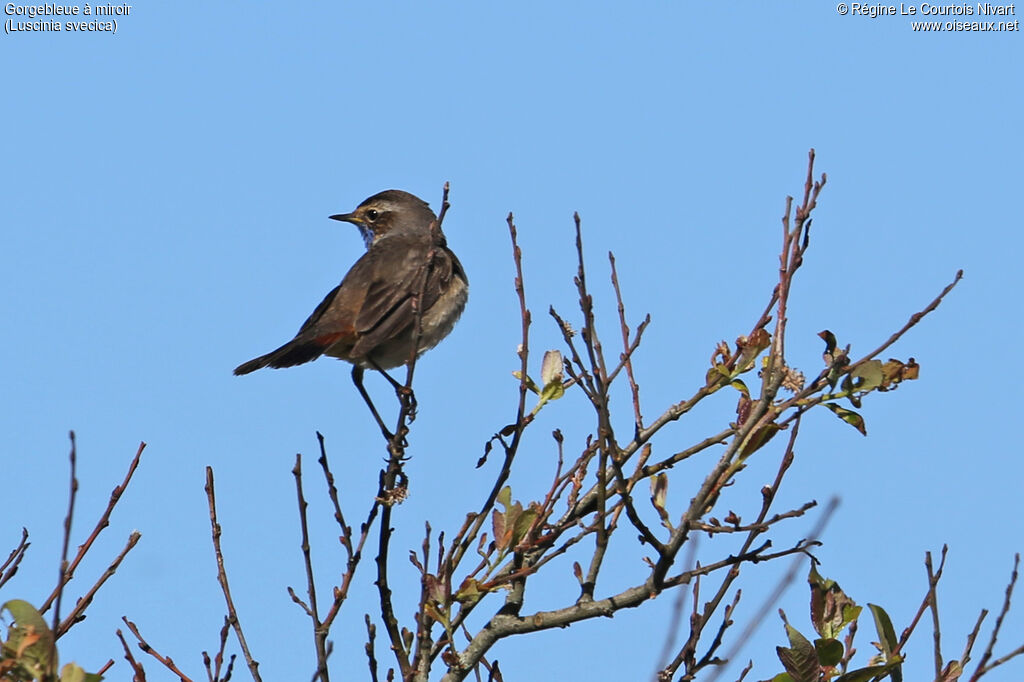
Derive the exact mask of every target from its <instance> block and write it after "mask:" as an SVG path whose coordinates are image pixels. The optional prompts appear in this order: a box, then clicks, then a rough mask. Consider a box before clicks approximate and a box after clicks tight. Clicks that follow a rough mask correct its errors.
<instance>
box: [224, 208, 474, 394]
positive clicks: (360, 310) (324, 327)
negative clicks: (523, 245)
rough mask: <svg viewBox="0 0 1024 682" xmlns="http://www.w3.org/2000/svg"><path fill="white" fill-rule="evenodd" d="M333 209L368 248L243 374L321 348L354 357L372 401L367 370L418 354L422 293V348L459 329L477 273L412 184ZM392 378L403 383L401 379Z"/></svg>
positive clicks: (311, 356)
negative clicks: (285, 338)
mask: <svg viewBox="0 0 1024 682" xmlns="http://www.w3.org/2000/svg"><path fill="white" fill-rule="evenodd" d="M330 217H331V219H332V220H340V221H343V222H346V223H352V224H353V225H355V226H356V227H357V228H359V232H360V234H362V237H363V240H364V241H365V242H366V253H364V254H363V255H362V257H360V258H359V260H357V261H356V262H355V265H353V266H352V268H351V269H350V270H349V271H348V274H346V275H345V278H344V279H342V280H341V284H339V285H338V286H337V287H335V288H334V290H333V291H331V292H330V293H329V294H327V296H326V298H324V300H323V301H322V302H321V303H320V305H318V306H317V307H316V310H314V311H313V314H312V315H310V316H309V319H307V320H306V321H305V322H304V323H303V324H302V327H301V328H300V329H299V331H298V333H297V334H296V335H295V338H294V339H292V340H291V341H289V342H288V343H286V344H284V345H283V346H281V347H280V348H278V349H277V350H274V351H271V352H269V353H267V354H266V355H261V356H260V357H258V358H255V359H253V360H250V361H249V362H245V363H243V364H241V365H239V366H238V367H236V368H235V374H239V375H240V374H248V373H250V372H253V371H255V370H257V369H261V368H263V367H274V368H278V367H292V366H294V365H300V364H302V363H305V362H309V361H311V360H315V359H317V358H318V357H320V356H321V355H328V356H331V357H335V358H340V359H342V360H346V361H348V362H350V363H352V364H353V370H352V377H353V379H354V380H355V383H356V387H357V388H358V389H359V391H360V393H361V394H362V395H363V397H364V399H366V400H367V403H368V404H370V405H371V409H372V403H370V402H369V398H368V396H367V395H366V392H365V390H364V389H363V386H362V375H363V371H364V370H366V369H377V370H380V371H381V372H382V373H384V370H387V369H391V368H393V367H398V366H400V365H404V364H406V363H408V362H409V361H410V360H411V359H412V358H413V348H412V344H413V338H414V337H415V336H416V332H417V330H416V327H417V324H416V322H417V320H416V317H417V312H416V299H417V298H418V297H420V296H422V298H421V300H420V301H419V307H420V309H421V310H422V312H421V313H418V314H419V317H420V319H419V339H418V344H417V347H416V355H417V356H418V355H419V354H421V353H423V352H425V351H428V350H430V349H431V348H433V347H434V346H436V345H437V344H438V343H439V342H440V341H441V340H442V339H443V338H444V337H446V336H448V334H449V333H450V332H451V331H452V328H453V327H454V326H455V322H456V321H457V320H458V319H459V316H460V315H461V314H462V310H463V309H464V308H465V307H466V300H467V298H468V297H469V280H468V279H467V278H466V272H465V270H463V269H462V264H461V263H460V262H459V259H458V258H457V257H456V256H455V254H454V253H452V251H451V249H449V248H448V245H447V242H446V241H445V238H444V234H443V233H442V232H441V230H440V226H439V225H437V216H436V215H434V212H433V211H432V210H430V206H429V205H428V204H427V202H425V201H423V200H422V199H420V198H419V197H416V196H414V195H412V194H409V193H408V192H403V191H401V190H396V189H389V190H386V191H384V192H380V193H379V194H374V195H373V196H372V197H370V198H369V199H366V200H365V201H363V203H361V204H359V206H358V207H356V210H354V211H352V212H351V213H341V214H338V215H332V216H330ZM384 375H385V376H387V374H386V373H384ZM388 380H389V381H391V382H392V384H393V385H396V388H397V384H396V382H395V381H394V380H393V379H391V378H390V377H388Z"/></svg>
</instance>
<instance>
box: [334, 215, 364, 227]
mask: <svg viewBox="0 0 1024 682" xmlns="http://www.w3.org/2000/svg"><path fill="white" fill-rule="evenodd" d="M328 217H329V218H330V219H331V220H340V221H341V222H343V223H352V224H353V225H360V224H361V223H362V222H363V221H362V220H360V219H359V216H357V215H356V214H355V213H336V214H335V215H332V216H328Z"/></svg>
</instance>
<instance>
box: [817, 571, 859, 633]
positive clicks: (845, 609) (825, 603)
mask: <svg viewBox="0 0 1024 682" xmlns="http://www.w3.org/2000/svg"><path fill="white" fill-rule="evenodd" d="M807 582H808V583H810V585H811V623H812V624H813V625H814V630H815V631H816V632H817V633H818V634H819V635H821V636H822V637H823V638H825V639H833V638H836V637H838V636H839V634H840V633H841V632H842V631H843V629H844V628H845V627H846V626H847V625H849V624H850V623H852V622H853V621H854V620H856V619H857V617H858V616H859V615H860V611H861V607H859V606H857V604H856V603H855V602H854V601H853V600H852V599H850V598H849V597H848V596H846V593H845V592H843V590H842V589H841V588H840V587H839V583H837V582H836V581H834V580H828V579H826V578H823V577H821V575H820V574H819V573H818V571H817V569H815V568H814V566H813V565H812V566H811V570H810V573H809V574H808V576H807Z"/></svg>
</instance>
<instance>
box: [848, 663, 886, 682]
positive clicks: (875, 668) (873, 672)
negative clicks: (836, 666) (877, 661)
mask: <svg viewBox="0 0 1024 682" xmlns="http://www.w3.org/2000/svg"><path fill="white" fill-rule="evenodd" d="M893 667H895V666H894V664H890V663H886V664H885V665H872V666H868V667H867V668H860V669H858V670H851V671H850V672H848V673H846V674H845V675H840V676H839V677H837V678H836V679H835V680H833V682H870V681H871V680H874V679H876V678H881V677H883V676H885V675H886V673H888V674H893V672H894V671H893ZM893 679H896V678H895V677H894V678H893ZM901 679H902V678H901Z"/></svg>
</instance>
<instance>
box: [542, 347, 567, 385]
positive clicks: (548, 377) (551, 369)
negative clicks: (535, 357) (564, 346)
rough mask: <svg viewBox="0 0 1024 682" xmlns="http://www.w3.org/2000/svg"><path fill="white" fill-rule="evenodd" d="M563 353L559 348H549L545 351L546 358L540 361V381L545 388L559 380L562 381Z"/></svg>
mask: <svg viewBox="0 0 1024 682" xmlns="http://www.w3.org/2000/svg"><path fill="white" fill-rule="evenodd" d="M562 364H563V363H562V353H561V352H560V351H557V350H549V351H547V352H545V353H544V359H543V360H542V361H541V363H540V381H541V383H542V384H544V389H545V390H547V388H548V386H550V385H551V384H553V383H555V382H558V384H559V385H561V383H562Z"/></svg>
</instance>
